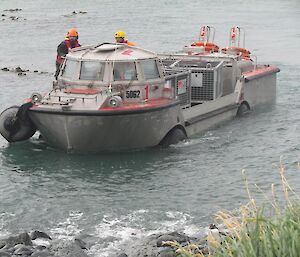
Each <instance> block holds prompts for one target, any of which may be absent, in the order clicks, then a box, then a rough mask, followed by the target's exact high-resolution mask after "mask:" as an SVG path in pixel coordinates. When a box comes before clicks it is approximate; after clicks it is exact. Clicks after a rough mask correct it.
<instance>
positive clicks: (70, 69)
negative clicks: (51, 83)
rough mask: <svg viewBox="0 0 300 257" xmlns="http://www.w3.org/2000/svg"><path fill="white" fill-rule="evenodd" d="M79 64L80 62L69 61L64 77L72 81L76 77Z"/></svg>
mask: <svg viewBox="0 0 300 257" xmlns="http://www.w3.org/2000/svg"><path fill="white" fill-rule="evenodd" d="M77 64H78V61H75V60H70V59H67V60H66V63H65V66H64V69H63V71H62V77H63V78H67V79H72V78H73V77H74V75H75V72H76V66H77Z"/></svg>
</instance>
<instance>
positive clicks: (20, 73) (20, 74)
mask: <svg viewBox="0 0 300 257" xmlns="http://www.w3.org/2000/svg"><path fill="white" fill-rule="evenodd" d="M18 76H26V73H23V72H19V73H18Z"/></svg>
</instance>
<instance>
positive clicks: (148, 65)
mask: <svg viewBox="0 0 300 257" xmlns="http://www.w3.org/2000/svg"><path fill="white" fill-rule="evenodd" d="M141 65H142V69H143V72H144V76H145V80H148V79H157V78H159V77H160V76H159V72H158V68H157V64H156V61H155V60H143V61H141Z"/></svg>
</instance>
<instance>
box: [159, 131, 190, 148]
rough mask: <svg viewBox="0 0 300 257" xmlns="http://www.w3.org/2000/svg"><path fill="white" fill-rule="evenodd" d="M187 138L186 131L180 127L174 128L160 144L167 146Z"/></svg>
mask: <svg viewBox="0 0 300 257" xmlns="http://www.w3.org/2000/svg"><path fill="white" fill-rule="evenodd" d="M185 139H187V136H186V134H185V132H184V131H183V130H182V129H180V128H173V129H172V130H170V131H169V132H168V134H167V135H166V136H165V137H164V138H163V140H162V141H161V142H160V144H159V145H160V146H163V147H167V146H169V145H174V144H177V143H179V142H180V141H182V140H185Z"/></svg>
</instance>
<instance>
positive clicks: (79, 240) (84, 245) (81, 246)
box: [74, 238, 87, 250]
mask: <svg viewBox="0 0 300 257" xmlns="http://www.w3.org/2000/svg"><path fill="white" fill-rule="evenodd" d="M74 242H75V243H76V244H77V245H78V246H79V247H80V248H81V249H86V250H87V244H86V242H84V241H83V240H81V239H79V238H75V239H74Z"/></svg>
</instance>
